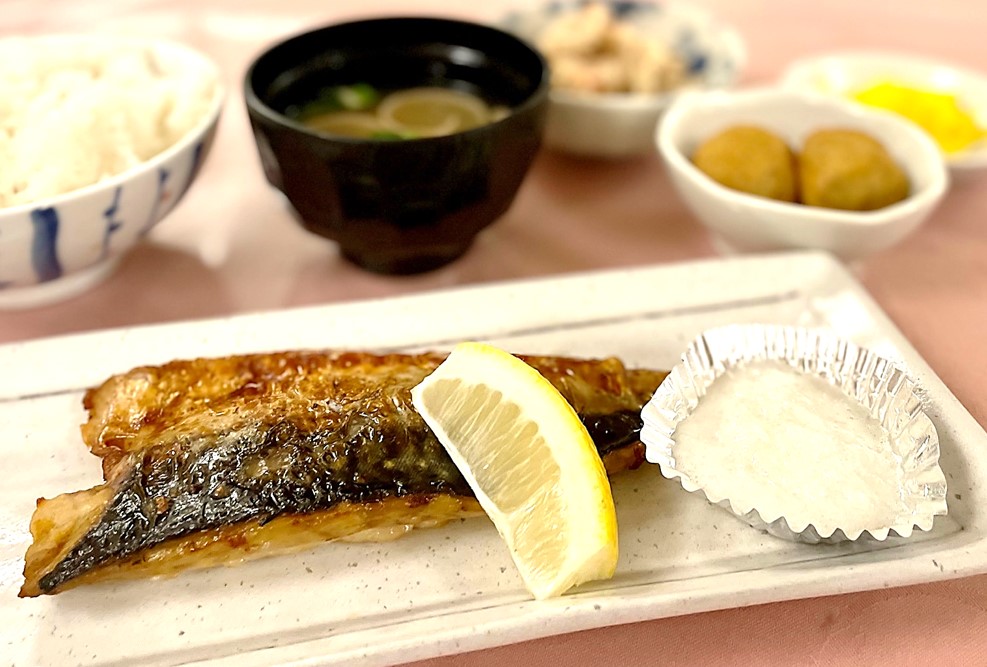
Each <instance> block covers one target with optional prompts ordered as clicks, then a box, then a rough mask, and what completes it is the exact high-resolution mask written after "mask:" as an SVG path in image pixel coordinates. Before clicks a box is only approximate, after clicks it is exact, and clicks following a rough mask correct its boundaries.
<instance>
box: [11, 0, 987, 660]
mask: <svg viewBox="0 0 987 667" xmlns="http://www.w3.org/2000/svg"><path fill="white" fill-rule="evenodd" d="M512 4H523V3H520V1H518V2H517V3H511V2H507V1H500V2H488V3H472V4H467V3H457V2H452V1H451V0H444V1H441V0H430V1H429V0H419V1H418V2H415V3H413V4H412V3H408V2H399V1H397V0H392V1H390V2H388V1H385V0H374V1H372V2H371V1H368V2H366V3H362V4H358V3H345V4H344V3H342V2H326V1H324V0H323V1H316V0H279V1H278V2H267V3H265V2H259V1H257V0H252V1H249V0H248V1H243V2H238V1H237V0H169V1H158V2H155V1H153V0H134V1H131V2H126V3H117V2H112V1H111V0H78V1H76V2H70V1H68V0H62V1H43V0H36V1H28V0H19V1H18V0H5V1H4V2H2V3H0V31H2V32H3V33H4V34H8V33H16V32H22V33H25V32H26V33H31V32H41V31H48V30H93V29H99V30H106V31H111V32H138V33H144V34H154V35H160V36H165V37H173V38H177V39H182V40H185V41H187V42H190V43H192V44H193V45H196V46H198V47H199V48H201V49H202V50H204V51H206V52H207V53H209V54H211V55H212V56H213V57H214V58H215V59H216V60H217V61H218V62H219V64H220V65H221V67H222V68H223V70H224V73H225V78H226V83H227V85H228V86H229V102H228V105H227V109H226V111H225V114H224V118H223V120H222V125H221V130H220V133H219V136H218V140H217V142H216V145H215V148H214V151H213V153H212V155H211V157H210V159H209V161H208V162H207V165H206V168H205V170H204V172H203V174H202V176H201V178H200V180H199V181H198V182H197V183H196V185H195V187H194V188H193V190H192V191H191V192H190V193H189V195H188V197H187V199H186V200H185V201H184V202H183V204H182V205H181V206H180V208H179V209H178V210H177V211H176V212H175V213H174V214H173V215H172V216H170V217H169V218H168V219H167V220H166V221H165V222H164V223H163V224H162V225H161V226H159V227H158V228H157V229H156V230H155V231H154V233H153V234H152V235H151V241H150V242H149V243H147V244H145V245H144V246H142V247H141V248H139V249H138V250H137V251H135V252H133V253H132V254H131V255H129V256H128V257H127V258H126V259H125V260H124V262H123V264H122V266H121V267H120V269H119V270H118V271H117V273H116V274H115V275H114V276H112V277H111V278H110V279H109V280H108V281H107V282H106V283H105V284H103V285H102V286H100V287H99V288H97V289H95V290H94V291H92V292H90V293H88V294H86V295H84V296H82V297H80V298H77V299H75V300H74V301H71V302H68V303H64V304H60V305H57V306H51V307H48V308H44V309H39V310H34V311H25V312H18V313H4V314H2V315H0V342H6V341H16V340H24V339H29V338H35V337H41V336H49V335H55V334H61V333H68V332H76V331H83V330H90V329H94V328H103V327H111V326H125V325H130V324H138V323H153V322H162V321H174V320H182V319H189V318H199V317H207V316H213V315H221V314H227V313H233V312H243V311H255V310H262V309H271V308H278V307H284V306H292V305H301V304H313V303H325V302H333V301H341V300H349V299H358V298H367V297H374V296H379V295H390V294H397V293H406V292H413V291H419V290H431V289H438V288H442V287H446V286H451V285H457V284H466V283H477V282H485V281H495V280H502V279H509V278H520V277H526V276H535V275H546V274H558V273H563V272H570V271H575V270H583V269H593V268H605V267H613V266H621V265H643V264H650V263H658V262H667V261H676V260H684V259H690V258H697V257H705V256H711V255H713V254H714V253H713V250H712V246H711V245H710V243H709V240H708V238H707V236H706V234H705V232H704V231H703V229H702V228H701V227H700V226H699V224H698V223H697V222H696V221H695V220H694V219H693V218H692V217H691V216H690V215H689V213H688V212H687V211H686V210H685V208H684V207H683V205H682V204H681V203H680V202H679V200H678V199H677V198H676V196H675V195H674V193H673V192H672V190H671V186H670V184H669V182H668V179H667V177H666V175H665V174H664V172H663V169H662V168H661V166H660V164H659V163H658V161H657V160H656V159H654V158H647V159H642V160H636V161H631V162H626V163H616V164H608V163H599V162H594V161H584V160H573V159H570V158H565V157H561V156H558V155H552V154H548V153H545V154H543V155H542V156H541V157H540V158H539V159H538V161H537V162H536V164H535V167H534V169H533V171H532V173H531V174H530V177H529V178H528V180H527V181H526V183H525V185H524V186H523V189H522V192H521V194H520V196H519V198H518V200H517V202H516V204H515V206H514V207H513V208H512V209H511V211H510V212H509V213H508V214H507V215H506V216H505V218H504V219H503V220H501V221H500V222H498V223H497V225H495V226H494V227H493V228H491V229H490V230H489V231H488V232H487V233H485V234H484V235H483V237H482V238H481V239H480V241H479V242H478V243H477V245H476V246H475V247H474V248H473V249H472V250H471V251H470V253H469V254H468V255H467V256H466V257H464V258H463V259H462V260H460V261H459V262H457V263H455V264H453V265H451V266H449V267H446V268H444V269H442V270H440V271H437V272H434V273H431V274H428V275H425V276H419V277H412V278H386V277H381V276H374V275H370V274H366V273H363V272H361V271H359V270H357V269H354V268H352V267H351V266H349V265H347V264H346V263H345V262H343V261H342V260H341V259H340V258H339V257H338V256H337V254H336V252H335V250H334V249H333V247H332V246H331V244H327V243H325V242H322V241H319V240H317V239H315V238H313V237H310V236H308V235H306V234H305V233H304V232H302V231H300V230H299V229H298V228H297V227H296V226H295V225H294V224H293V223H291V222H290V220H289V217H288V214H287V213H286V211H285V208H284V206H283V204H282V202H281V201H280V199H279V198H278V197H277V196H275V195H274V193H273V192H272V191H271V190H270V189H269V188H268V187H267V186H266V185H265V183H264V182H263V179H262V177H261V174H260V169H259V165H258V163H257V160H256V157H255V155H254V148H253V146H252V143H251V139H250V136H249V132H248V130H247V126H246V118H245V114H244V112H243V109H242V102H241V97H240V89H239V86H240V80H241V77H242V74H243V71H244V68H245V66H246V64H247V62H248V61H249V59H250V57H251V56H252V55H253V54H255V53H256V52H257V51H258V50H259V49H260V47H261V46H262V45H263V44H265V43H267V42H270V41H272V40H273V39H275V38H276V37H278V36H280V35H283V34H287V33H290V32H295V31H298V30H301V29H304V28H306V27H308V26H310V25H313V24H317V23H325V22H329V21H333V20H338V19H342V18H350V17H357V16H363V15H367V14H384V13H402V14H407V13H410V12H412V11H413V12H415V13H424V14H445V15H451V16H457V17H464V18H474V19H479V20H488V19H495V18H496V17H498V16H499V15H501V14H502V13H503V12H504V11H505V10H506V9H507V8H508V7H509V6H511V5H512ZM697 4H702V5H705V6H707V7H709V8H710V9H712V10H713V11H714V12H717V13H718V14H719V15H721V16H722V17H723V18H724V19H725V20H726V21H729V22H731V23H733V24H735V25H736V26H737V27H738V28H739V29H740V30H741V31H742V32H743V34H744V36H745V38H746V40H747V42H748V45H749V50H750V65H749V68H748V72H747V74H746V77H745V84H767V83H770V82H771V81H773V80H774V79H775V77H776V76H777V75H778V74H779V73H780V71H781V69H782V68H783V67H784V66H785V64H786V63H788V62H790V61H791V60H792V59H794V58H797V57H801V56H805V55H810V54H813V53H818V52H822V51H830V50H837V49H845V48H887V49H899V50H908V51H912V52H916V53H921V54H925V55H929V56H935V57H941V58H946V59H949V60H952V61H955V62H957V63H959V64H962V65H966V66H969V67H972V68H982V69H987V38H985V35H987V5H985V4H983V3H975V2H970V1H969V0H949V1H941V2H927V3H918V2H909V3H905V2H891V1H889V0H827V1H826V2H817V3H795V2H785V1H784V0H706V1H704V2H701V3H697ZM985 186H987V178H984V179H980V180H979V181H977V180H974V181H972V182H968V183H961V184H957V185H956V187H954V188H953V190H952V191H951V192H950V193H949V195H948V197H947V199H946V201H945V202H944V204H943V205H942V206H941V208H940V209H939V210H938V211H937V212H936V214H935V216H934V217H933V218H932V219H931V220H930V221H929V223H928V224H927V225H926V226H924V227H923V228H922V229H921V230H920V231H919V232H918V233H917V234H915V235H914V236H913V237H911V238H910V239H908V240H907V241H906V242H904V243H903V244H901V245H900V246H898V247H896V248H894V249H892V250H889V251H886V252H884V253H882V254H880V255H878V256H875V257H873V258H871V259H869V260H868V261H866V263H865V264H864V265H863V266H862V267H861V268H860V269H859V275H860V276H861V278H862V280H863V282H864V283H865V285H866V286H867V287H868V288H869V289H870V290H871V292H872V293H873V294H874V296H875V298H876V299H877V301H878V302H879V303H880V305H881V306H882V307H883V308H884V309H885V310H886V311H887V312H888V313H889V314H890V316H891V317H892V319H893V320H894V321H895V322H896V323H897V324H898V326H899V327H900V328H901V329H902V330H903V331H904V332H905V334H906V335H907V336H908V338H909V339H910V340H911V341H912V342H913V343H914V345H915V346H916V347H917V348H918V350H919V352H920V353H921V354H922V355H923V356H924V357H925V358H926V359H927V360H928V361H929V363H930V364H931V365H932V367H933V368H934V369H935V370H936V372H937V373H938V374H939V375H940V377H942V379H943V380H944V381H945V383H946V384H947V385H948V386H949V387H950V389H951V390H952V391H953V392H954V393H955V394H956V395H957V397H958V398H959V399H960V401H961V402H962V403H963V404H964V405H965V406H966V407H967V409H968V410H970V412H971V413H972V414H973V415H974V417H975V418H976V419H977V420H978V421H979V422H980V424H982V425H983V424H985V423H987V398H985V397H984V394H983V393H982V390H983V387H984V382H983V373H984V369H985V368H987V347H985V345H984V344H983V339H984V333H985V332H987V222H985V221H987V188H985ZM532 221H537V222H538V224H537V225H534V224H532ZM985 454H987V453H985ZM985 600H987V577H985V576H980V577H971V578H965V579H959V580H953V581H942V582H937V583H930V584H926V585H922V586H913V587H910V588H903V589H895V590H882V591H874V592H866V593H859V594H853V595H843V596H838V597H831V598H822V599H812V600H799V601H792V602H786V603H778V604H772V605H765V606H759V607H750V608H743V609H731V610H726V611H720V612H713V613H706V614H700V615H692V616H683V617H678V618H669V619H662V620H656V621H651V622H646V623H638V624H633V625H627V626H620V627H610V628H604V629H598V630H592V631H587V632H581V633H577V634H574V635H566V636H560V637H553V638H548V639H542V640H538V641H532V642H527V643H524V644H518V645H512V646H505V647H501V648H497V649H491V650H486V651H482V652H477V653H473V654H465V655H457V656H452V657H447V658H440V659H435V660H430V661H425V662H422V663H418V664H419V665H421V666H422V667H424V665H434V666H436V667H437V666H439V665H501V664H529V665H554V664H559V663H565V664H585V665H596V664H621V665H645V664H696V665H719V664H751V663H753V664H809V665H823V664H825V665H831V664H832V665H858V664H923V663H925V664H943V665H945V664H957V665H973V664H984V663H985V662H987V658H985V657H984V656H985V655H987V639H985V637H987V608H985Z"/></svg>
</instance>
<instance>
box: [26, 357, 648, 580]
mask: <svg viewBox="0 0 987 667" xmlns="http://www.w3.org/2000/svg"><path fill="white" fill-rule="evenodd" d="M522 358H523V359H525V361H527V362H528V363H529V364H531V365H532V366H534V367H535V368H536V369H538V370H539V371H540V372H541V373H542V374H543V375H545V377H546V378H547V379H548V380H549V381H550V382H552V384H553V385H555V386H556V388H558V389H559V391H560V392H561V393H562V394H563V396H565V397H566V399H567V400H568V401H569V402H570V404H572V405H573V407H574V408H575V409H576V410H577V412H578V413H579V414H580V417H581V418H582V419H583V422H584V423H585V424H586V425H587V428H588V429H589V431H590V434H591V435H592V436H593V438H594V441H595V442H596V444H597V447H598V449H599V451H600V454H601V456H603V457H604V461H605V463H606V464H607V466H608V471H610V472H617V471H619V470H622V469H626V468H629V467H636V466H637V465H640V463H641V462H642V461H643V448H642V447H641V445H640V443H638V442H637V434H638V431H639V429H640V417H639V412H640V409H641V406H642V405H643V404H644V402H646V401H647V400H648V398H650V396H651V394H652V393H653V392H654V390H655V388H657V386H658V384H660V382H661V380H662V379H663V378H664V373H661V372H656V371H628V370H626V369H625V368H624V367H623V365H622V364H621V363H620V362H619V361H618V360H616V359H605V360H577V359H567V358H560V357H522ZM443 359H444V355H442V354H436V353H424V354H417V355H402V354H388V355H373V354H369V353H359V352H286V353H278V354H262V355H244V356H236V357H225V358H222V359H197V360H192V361H178V362H171V363H168V364H165V365H163V366H157V367H142V368H137V369H134V370H132V371H130V372H128V373H125V374H122V375H118V376H114V377H112V378H110V379H109V380H107V381H106V382H105V383H104V384H103V385H101V386H100V387H97V388H95V389H92V390H90V391H89V392H87V394H86V396H85V398H84V404H85V407H86V408H87V409H88V410H89V413H90V419H89V421H88V422H87V423H86V424H85V425H84V426H83V427H82V432H83V439H84V441H85V442H86V444H87V445H88V446H89V447H90V449H91V450H92V452H93V453H94V454H96V455H97V456H100V457H101V458H102V460H103V474H104V480H105V482H104V483H103V484H102V485H100V486H97V487H95V488H93V489H89V490H86V491H79V492H76V493H71V494H65V495H62V496H58V497H56V498H54V499H51V500H39V502H38V508H37V510H36V511H35V514H34V517H33V518H32V521H31V533H32V536H33V537H34V543H33V544H32V545H31V547H30V548H29V549H28V553H27V555H26V557H25V570H24V576H25V582H24V585H23V587H22V589H21V592H20V595H21V596H35V595H40V594H45V593H57V592H60V591H61V590H65V589H66V588H70V587H72V586H74V585H78V584H82V583H89V582H94V581H99V580H104V579H115V578H124V577H131V576H154V575H160V574H171V573H174V572H177V571H179V570H183V569H189V568H196V567H208V566H213V565H219V564H232V563H236V562H240V561H242V560H244V559H246V558H250V557H257V556H262V555H268V554H273V553H281V552H283V551H286V550H291V549H297V548H302V547H305V546H308V545H311V544H313V543H316V542H319V541H325V540H331V539H386V538H389V537H393V536H398V535H400V534H402V533H403V532H404V531H406V530H410V529H411V528H413V527H429V526H437V525H442V524H444V523H446V522H448V521H450V520H452V519H455V518H460V517H466V516H473V515H478V514H482V511H481V510H480V508H479V506H478V504H477V503H476V500H475V499H474V498H473V495H472V492H471V491H470V489H469V486H468V485H467V484H466V482H465V480H464V479H463V477H462V476H461V475H460V473H459V471H458V470H457V469H456V467H455V465H454V464H453V463H452V461H451V459H449V457H448V456H447V455H446V453H445V450H444V449H443V448H442V446H441V444H439V443H438V441H437V440H436V438H435V436H434V435H433V434H432V433H431V431H430V430H429V429H428V427H427V426H426V425H425V423H424V421H423V420H422V419H421V417H420V416H419V415H418V413H417V411H416V410H415V409H414V407H413V406H412V404H411V395H410V390H411V388H412V387H414V386H415V385H416V384H418V382H420V381H421V380H422V379H423V378H424V377H425V376H426V375H428V374H429V373H430V372H431V371H432V370H434V368H435V367H436V366H437V365H438V364H439V363H441V361H442V360H443Z"/></svg>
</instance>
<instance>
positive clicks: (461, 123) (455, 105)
mask: <svg viewBox="0 0 987 667" xmlns="http://www.w3.org/2000/svg"><path fill="white" fill-rule="evenodd" d="M288 113H289V115H291V116H293V117H295V118H296V119H297V120H298V121H300V122H301V123H302V124H304V125H306V126H307V127H309V128H311V129H313V130H316V131H317V132H321V133H324V134H328V135H334V136H342V137H351V138H354V139H385V140H386V139H397V140H399V139H418V138H424V137H439V136H443V135H447V134H455V133H456V132H464V131H466V130H471V129H473V128H476V127H480V126H481V125H486V124H488V123H493V122H496V121H498V120H500V119H502V118H504V117H505V116H507V114H508V109H507V108H506V107H504V106H500V105H490V104H488V103H487V102H486V101H484V100H483V99H481V98H480V97H478V96H477V95H473V94H471V93H467V92H464V91H461V90H454V89H452V88H440V87H417V88H406V89H401V90H395V91H389V92H387V93H382V92H380V91H378V90H377V89H375V88H373V87H372V86H369V85H367V84H355V85H352V86H333V87H331V88H326V89H324V90H323V91H322V92H321V93H320V95H319V97H318V98H317V99H315V100H313V101H312V102H309V103H307V104H305V105H304V106H301V107H297V108H292V109H289V110H288Z"/></svg>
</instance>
